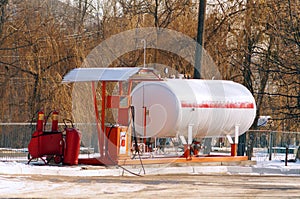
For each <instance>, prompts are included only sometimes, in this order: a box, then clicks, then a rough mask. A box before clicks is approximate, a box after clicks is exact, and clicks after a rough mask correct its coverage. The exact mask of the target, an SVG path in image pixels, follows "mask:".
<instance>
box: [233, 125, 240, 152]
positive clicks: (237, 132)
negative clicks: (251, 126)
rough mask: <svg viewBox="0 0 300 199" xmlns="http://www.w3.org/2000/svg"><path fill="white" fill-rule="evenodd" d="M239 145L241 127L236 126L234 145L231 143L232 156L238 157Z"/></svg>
mask: <svg viewBox="0 0 300 199" xmlns="http://www.w3.org/2000/svg"><path fill="white" fill-rule="evenodd" d="M238 143H239V125H235V131H234V143H231V156H237V146H238Z"/></svg>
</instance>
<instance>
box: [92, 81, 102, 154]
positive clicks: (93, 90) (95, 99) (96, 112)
mask: <svg viewBox="0 0 300 199" xmlns="http://www.w3.org/2000/svg"><path fill="white" fill-rule="evenodd" d="M92 92H93V99H94V110H95V117H96V126H97V133H98V144H99V151H100V156H102V154H103V147H101V146H102V144H101V141H100V140H101V137H102V133H101V128H100V124H99V112H98V106H97V94H96V87H95V82H92ZM101 148H102V151H101Z"/></svg>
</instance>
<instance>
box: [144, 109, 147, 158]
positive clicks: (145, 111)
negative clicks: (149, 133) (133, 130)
mask: <svg viewBox="0 0 300 199" xmlns="http://www.w3.org/2000/svg"><path fill="white" fill-rule="evenodd" d="M146 126H147V107H145V106H144V144H145V150H146V148H147V146H146ZM145 152H146V151H145Z"/></svg>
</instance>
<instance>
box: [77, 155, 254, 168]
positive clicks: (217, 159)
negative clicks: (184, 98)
mask: <svg viewBox="0 0 300 199" xmlns="http://www.w3.org/2000/svg"><path fill="white" fill-rule="evenodd" d="M141 161H142V163H143V164H144V165H147V164H176V163H177V164H185V163H220V164H221V165H226V164H228V163H229V162H231V163H233V162H236V164H240V163H241V162H245V161H246V162H248V157H247V156H203V157H190V158H188V159H187V158H184V157H171V158H170V157H168V158H148V159H141V160H140V159H130V158H128V159H119V160H118V161H117V162H116V163H117V165H121V166H126V165H140V164H141ZM78 163H79V164H86V165H108V166H109V165H114V164H105V162H102V161H101V158H87V159H79V160H78Z"/></svg>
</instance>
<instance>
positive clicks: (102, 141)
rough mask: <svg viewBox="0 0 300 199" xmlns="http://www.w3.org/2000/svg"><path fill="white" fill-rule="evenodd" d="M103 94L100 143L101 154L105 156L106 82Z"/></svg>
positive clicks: (103, 85)
mask: <svg viewBox="0 0 300 199" xmlns="http://www.w3.org/2000/svg"><path fill="white" fill-rule="evenodd" d="M101 91H102V94H101V97H102V104H101V106H102V110H101V129H102V134H101V137H100V143H101V144H102V147H101V148H100V154H103V146H104V136H105V104H106V82H102V88H101Z"/></svg>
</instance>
